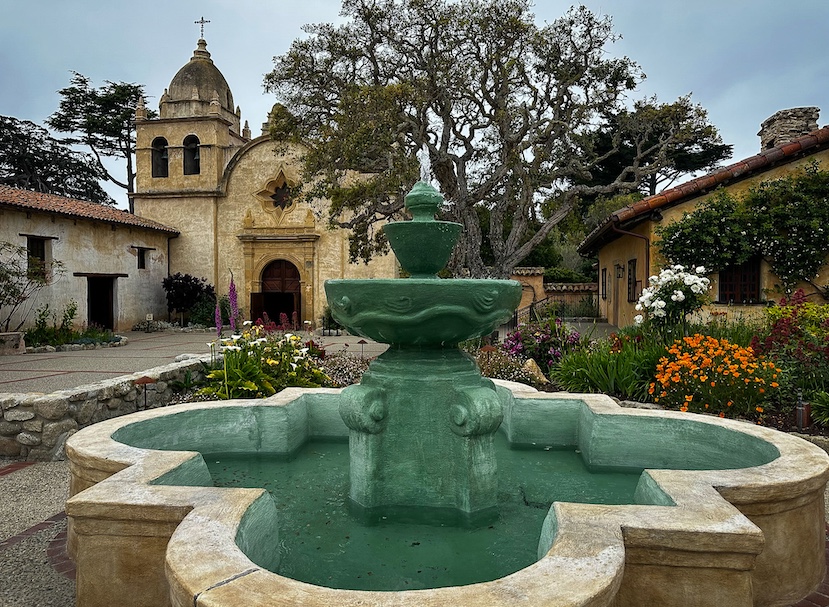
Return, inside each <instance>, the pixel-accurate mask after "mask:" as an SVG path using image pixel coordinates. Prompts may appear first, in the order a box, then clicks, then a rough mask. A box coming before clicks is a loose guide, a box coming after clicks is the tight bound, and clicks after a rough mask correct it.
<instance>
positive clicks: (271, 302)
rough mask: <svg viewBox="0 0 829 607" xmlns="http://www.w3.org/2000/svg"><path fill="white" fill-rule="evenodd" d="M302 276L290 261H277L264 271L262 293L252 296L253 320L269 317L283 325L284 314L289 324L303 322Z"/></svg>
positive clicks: (252, 294) (251, 309)
mask: <svg viewBox="0 0 829 607" xmlns="http://www.w3.org/2000/svg"><path fill="white" fill-rule="evenodd" d="M300 286H301V285H300V276H299V270H298V269H297V267H296V266H295V265H294V264H292V263H291V262H290V261H286V260H284V259H277V260H276V261H272V262H271V263H269V264H268V265H267V266H266V267H265V269H264V270H263V271H262V292H261V293H251V294H250V311H251V319H252V320H254V321H256V320H257V319H259V318H264V314H267V315H268V318H270V319H271V320H272V321H274V322H275V323H277V324H281V322H280V318H281V315H282V314H284V315H285V316H286V317H287V319H288V322H292V321H293V320H294V315H295V314H296V318H297V322H301V318H300V317H301V309H302V308H301V303H302V302H301V301H300V293H301V290H300Z"/></svg>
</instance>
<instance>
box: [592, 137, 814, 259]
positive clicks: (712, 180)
mask: <svg viewBox="0 0 829 607" xmlns="http://www.w3.org/2000/svg"><path fill="white" fill-rule="evenodd" d="M827 143H829V126H825V127H823V128H821V129H817V130H816V131H812V132H811V133H809V134H808V135H803V136H802V137H798V138H797V139H795V140H794V141H790V142H788V143H785V144H783V145H780V146H776V147H773V148H769V149H768V150H763V151H762V152H761V153H759V154H757V155H755V156H751V157H750V158H746V159H744V160H739V161H737V162H735V163H733V164H731V165H729V166H727V167H723V168H721V169H717V170H716V171H712V172H711V173H708V174H707V175H703V176H702V177H697V178H696V179H691V180H690V181H687V182H686V183H683V184H680V185H678V186H676V187H674V188H671V189H669V190H665V191H664V192H660V193H659V194H655V195H653V196H648V197H647V198H645V199H643V200H640V201H638V202H635V203H633V204H631V205H628V206H626V207H623V208H621V209H619V210H618V211H614V212H613V213H611V214H610V215H609V216H608V218H607V219H606V220H605V221H603V222H602V223H600V224H599V225H598V226H597V227H596V228H595V229H594V230H593V231H592V232H591V233H590V234H588V235H587V238H585V239H584V241H582V243H581V244H580V245H579V251H580V252H589V251H591V250H593V248H595V247H594V245H595V244H596V243H598V242H599V241H600V238H601V237H602V235H603V234H605V233H607V232H610V231H611V230H612V224H617V223H621V222H623V221H629V220H631V219H636V218H637V217H641V216H644V215H646V214H647V213H649V212H650V211H652V210H654V209H658V208H661V207H664V206H667V205H670V204H673V203H676V202H679V201H682V200H685V199H687V198H692V197H693V196H697V195H700V194H702V193H703V192H705V191H707V190H710V189H712V188H713V187H715V186H718V185H720V184H723V183H727V182H729V181H733V180H735V179H739V178H740V177H743V176H744V175H746V174H748V173H753V172H759V171H761V170H763V169H766V168H768V167H771V166H772V165H774V164H776V163H777V162H780V161H784V160H785V159H786V158H789V157H794V156H796V155H797V154H799V153H801V152H807V151H810V150H812V149H813V148H817V147H819V146H822V145H825V144H827ZM814 151H817V150H814Z"/></svg>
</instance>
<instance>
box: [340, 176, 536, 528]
mask: <svg viewBox="0 0 829 607" xmlns="http://www.w3.org/2000/svg"><path fill="white" fill-rule="evenodd" d="M442 202H443V198H442V197H441V195H440V194H439V193H438V192H437V191H436V190H435V189H434V188H433V187H432V186H431V185H429V184H428V183H426V182H425V181H420V182H418V183H417V184H416V185H415V186H414V188H412V190H411V192H409V194H408V195H407V196H406V208H407V209H408V210H409V212H410V213H411V214H412V220H411V221H401V222H394V223H389V224H387V225H386V226H385V227H384V231H385V234H386V236H387V237H388V239H389V242H390V244H391V247H392V249H393V250H394V252H395V254H396V255H397V259H398V261H399V262H400V265H401V266H402V267H403V270H405V271H406V272H407V273H408V274H409V275H410V276H411V278H405V279H387V280H379V279H371V280H329V281H328V282H326V284H325V291H326V294H327V296H328V301H329V305H330V306H331V310H332V313H333V315H334V318H335V319H336V320H337V321H338V322H339V323H340V324H341V325H343V326H344V327H346V329H348V330H349V331H350V332H352V333H355V334H357V335H361V336H363V337H368V338H370V339H373V340H376V341H379V342H383V343H387V344H389V345H390V348H389V349H388V350H387V351H386V352H385V353H383V354H382V355H381V356H380V357H379V358H377V359H376V360H375V361H373V362H372V363H371V366H370V367H369V370H368V372H367V373H366V374H365V375H364V376H363V380H362V382H361V383H360V384H358V385H355V386H351V387H349V388H347V389H346V390H345V391H344V393H343V398H342V401H341V404H340V415H341V416H342V418H343V421H344V422H345V423H346V425H347V426H348V428H349V430H350V436H349V452H350V460H351V476H350V479H351V480H350V482H351V488H350V499H351V503H352V505H353V506H355V507H356V509H357V510H358V511H362V512H363V513H365V514H366V515H367V516H368V517H369V518H375V517H386V518H388V519H392V520H401V521H412V520H414V521H423V520H433V521H445V522H461V523H467V524H476V523H483V522H487V521H489V520H491V519H492V518H493V517H496V516H497V509H496V493H497V480H496V470H497V466H496V462H495V453H494V446H493V437H494V434H495V432H496V430H497V429H498V426H499V425H500V424H501V421H502V419H503V412H502V405H501V401H500V400H499V397H498V395H497V393H496V390H495V386H494V384H493V383H492V381H490V380H489V379H486V378H483V377H481V374H480V372H479V371H478V368H477V366H476V365H475V362H474V361H473V360H472V358H471V357H470V356H468V355H467V354H465V353H464V352H462V351H461V350H460V349H458V343H459V342H461V341H463V340H465V339H470V338H474V337H479V336H482V335H487V334H489V333H491V332H492V331H493V330H495V329H496V328H497V327H498V326H499V325H501V324H502V323H503V322H504V321H506V320H507V319H508V318H509V317H510V316H511V314H512V311H513V310H514V309H515V308H516V306H517V305H518V303H519V301H520V299H521V284H520V283H518V282H516V281H513V280H465V279H449V280H441V279H439V278H438V277H437V272H438V271H440V270H441V269H442V268H443V267H445V265H446V262H447V261H448V259H449V256H450V255H451V253H452V249H453V247H454V246H455V243H456V241H457V239H458V236H459V234H460V230H461V225H460V224H458V223H452V222H446V221H436V220H435V218H434V216H435V213H436V212H437V210H438V208H439V207H440V204H441V203H442Z"/></svg>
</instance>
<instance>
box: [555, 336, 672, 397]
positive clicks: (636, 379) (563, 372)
mask: <svg viewBox="0 0 829 607" xmlns="http://www.w3.org/2000/svg"><path fill="white" fill-rule="evenodd" d="M664 352H665V349H664V346H662V344H661V343H659V342H654V341H653V340H646V339H644V338H643V337H642V336H641V335H634V336H629V335H612V336H611V337H610V339H607V340H601V341H598V342H596V343H594V344H593V345H592V346H591V347H590V348H585V349H580V350H576V351H573V352H570V353H568V354H566V355H565V356H564V357H563V358H562V359H561V360H560V361H559V363H558V364H557V365H555V366H554V367H553V369H552V370H551V372H550V377H551V379H552V380H553V381H554V382H555V383H556V384H557V385H558V386H560V387H561V388H563V389H564V390H568V391H570V392H593V393H603V394H609V395H611V396H615V397H617V398H620V399H624V400H635V401H640V402H644V401H648V400H650V398H649V395H648V387H649V385H650V383H651V381H652V380H653V376H654V370H655V369H656V364H657V361H658V360H659V358H660V356H662V355H663V354H664Z"/></svg>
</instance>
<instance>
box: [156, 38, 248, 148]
mask: <svg viewBox="0 0 829 607" xmlns="http://www.w3.org/2000/svg"><path fill="white" fill-rule="evenodd" d="M216 113H218V114H219V115H220V116H222V117H223V118H225V119H226V120H229V121H231V122H232V123H233V124H234V125H235V126H236V129H235V130H236V131H237V132H238V129H239V125H238V123H239V115H238V110H234V106H233V94H232V93H231V92H230V86H229V85H228V84H227V80H225V77H224V76H223V75H222V72H220V71H219V68H217V67H216V65H215V64H214V63H213V60H212V59H211V58H210V53H209V52H208V51H207V42H206V41H205V40H204V39H202V38H200V39H199V41H198V48H196V50H195V51H193V56H192V57H191V58H190V61H188V62H187V63H186V64H185V65H184V67H182V68H181V69H180V70H179V71H178V72H177V73H176V75H175V76H173V79H172V80H171V81H170V87H169V88H168V89H166V90H165V91H164V95H162V97H161V103H160V114H161V117H162V118H186V117H193V116H207V115H209V114H216Z"/></svg>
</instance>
